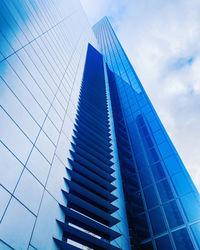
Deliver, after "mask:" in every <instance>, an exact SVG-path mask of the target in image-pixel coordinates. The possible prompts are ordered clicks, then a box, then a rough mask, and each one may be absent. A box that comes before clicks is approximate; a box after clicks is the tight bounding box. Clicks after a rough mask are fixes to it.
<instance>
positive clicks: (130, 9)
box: [82, 0, 200, 190]
mask: <svg viewBox="0 0 200 250" xmlns="http://www.w3.org/2000/svg"><path fill="white" fill-rule="evenodd" d="M82 2H84V4H85V10H86V12H87V15H88V16H89V17H91V19H90V20H91V22H93V23H94V22H96V21H98V19H100V17H102V16H104V15H107V16H109V17H110V18H111V23H112V25H113V27H114V29H115V31H116V33H117V35H118V37H119V40H120V41H121V43H122V46H123V48H124V49H125V52H126V53H127V55H128V57H129V59H130V61H131V62H132V65H133V66H134V68H135V70H136V72H137V74H138V76H139V78H140V80H141V82H142V84H143V86H144V88H145V89H146V91H147V94H148V96H149V97H150V99H151V101H152V103H153V105H154V107H155V109H156V111H157V113H158V115H159V117H160V118H161V121H162V122H163V124H164V126H165V128H166V129H167V132H168V134H169V136H170V137H171V139H172V141H173V143H174V145H175V147H176V148H177V150H178V152H179V154H180V156H181V158H182V159H183V162H184V163H185V165H186V168H187V169H188V171H189V173H190V174H191V176H192V178H193V180H194V182H195V184H196V185H197V187H198V189H199V190H200V181H199V180H200V153H199V149H200V129H199V124H200V43H199V41H200V15H199V13H200V1H199V0H190V1H188V0H167V1H163V0H151V1H150V0H141V1H137V0H125V1H111V0H108V1H104V0H99V1H97V0H96V1H93V0H82ZM96 13H97V14H96ZM93 23H92V24H93Z"/></svg>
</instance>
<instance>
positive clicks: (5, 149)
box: [0, 0, 95, 249]
mask: <svg viewBox="0 0 200 250" xmlns="http://www.w3.org/2000/svg"><path fill="white" fill-rule="evenodd" d="M77 20H80V21H78V22H77ZM89 41H90V42H91V43H92V42H93V41H94V42H95V38H94V35H93V33H92V31H91V28H90V27H89V25H88V22H87V18H86V16H85V14H84V12H83V10H82V8H81V5H80V3H79V1H76V0H73V1H66V0H60V1H55V0H44V1H32V0H30V1H23V0H21V1H15V0H14V1H6V0H2V1H1V3H0V74H1V75H0V105H1V107H0V121H1V122H0V171H1V172H0V197H1V202H0V249H57V247H56V245H55V243H54V241H53V236H54V237H62V230H61V229H60V228H59V225H58V224H57V223H56V219H58V220H63V218H64V213H63V212H62V211H61V209H60V207H59V206H58V203H60V204H65V198H64V196H63V194H62V192H61V188H64V187H65V186H66V185H65V183H64V179H63V176H66V167H69V164H68V163H67V157H68V156H69V149H71V143H70V142H71V140H72V131H73V124H74V121H75V114H76V107H77V103H78V96H79V91H80V85H81V79H82V74H83V68H84V63H85V56H86V51H87V46H88V42H89ZM67 178H68V177H67Z"/></svg>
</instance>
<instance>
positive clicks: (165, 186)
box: [157, 180, 173, 202]
mask: <svg viewBox="0 0 200 250" xmlns="http://www.w3.org/2000/svg"><path fill="white" fill-rule="evenodd" d="M157 188H158V191H159V194H160V198H161V200H162V202H166V201H168V200H171V199H172V198H173V194H172V191H171V187H170V186H169V183H168V181H167V180H163V181H161V182H158V183H157Z"/></svg>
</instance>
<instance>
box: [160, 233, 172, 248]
mask: <svg viewBox="0 0 200 250" xmlns="http://www.w3.org/2000/svg"><path fill="white" fill-rule="evenodd" d="M156 246H157V248H158V250H170V249H173V248H172V245H171V242H170V239H169V236H168V235H166V236H163V237H160V238H158V239H156Z"/></svg>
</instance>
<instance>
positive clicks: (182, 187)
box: [172, 172, 192, 195]
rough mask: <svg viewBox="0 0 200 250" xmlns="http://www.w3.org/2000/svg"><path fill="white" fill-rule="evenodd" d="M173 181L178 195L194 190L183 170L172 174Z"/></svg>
mask: <svg viewBox="0 0 200 250" xmlns="http://www.w3.org/2000/svg"><path fill="white" fill-rule="evenodd" d="M172 182H173V184H174V187H175V189H176V192H177V194H178V195H184V194H187V193H189V192H191V191H192V188H191V186H190V185H189V183H188V181H187V179H186V176H185V175H184V173H183V172H180V173H178V174H176V175H174V176H172Z"/></svg>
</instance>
